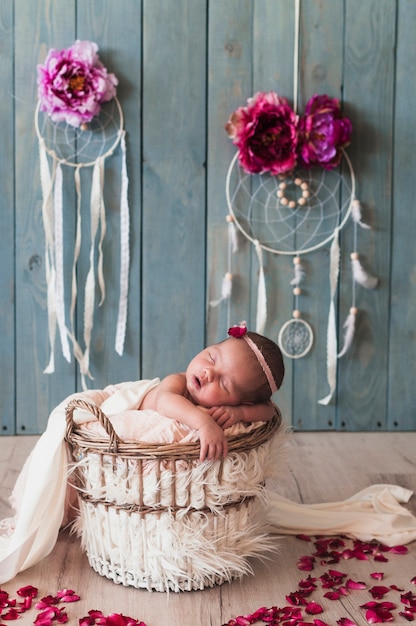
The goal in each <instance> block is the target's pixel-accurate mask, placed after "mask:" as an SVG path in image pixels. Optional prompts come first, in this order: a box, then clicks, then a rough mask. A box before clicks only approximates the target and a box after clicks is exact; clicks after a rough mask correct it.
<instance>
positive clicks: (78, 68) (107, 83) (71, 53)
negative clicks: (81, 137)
mask: <svg viewBox="0 0 416 626" xmlns="http://www.w3.org/2000/svg"><path fill="white" fill-rule="evenodd" d="M97 50H98V46H97V44H96V43H93V42H91V41H79V40H77V41H76V42H75V43H74V44H73V45H72V46H71V47H70V48H66V49H64V50H60V51H59V50H55V49H51V50H49V52H48V55H47V57H46V60H45V63H44V64H43V65H38V96H39V101H40V110H41V111H44V112H45V113H47V114H48V115H49V116H50V117H51V119H52V120H53V121H54V122H66V123H67V124H70V125H71V126H81V124H86V123H88V122H90V121H91V120H92V119H93V117H95V116H96V115H98V113H99V112H100V108H101V103H103V102H107V101H109V100H111V99H112V98H114V97H115V95H116V85H117V84H118V80H117V78H116V76H115V75H114V74H109V73H108V72H107V70H106V68H105V67H104V65H103V64H102V63H101V61H100V60H99V58H98V54H97Z"/></svg>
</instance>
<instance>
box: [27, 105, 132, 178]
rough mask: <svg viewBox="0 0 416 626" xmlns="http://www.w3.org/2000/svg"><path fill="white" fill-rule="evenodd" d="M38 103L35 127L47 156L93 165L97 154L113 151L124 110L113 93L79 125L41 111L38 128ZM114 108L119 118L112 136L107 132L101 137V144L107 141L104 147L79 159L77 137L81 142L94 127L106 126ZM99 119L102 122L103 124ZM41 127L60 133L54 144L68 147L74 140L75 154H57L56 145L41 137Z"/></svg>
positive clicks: (70, 164)
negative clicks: (96, 114) (107, 100)
mask: <svg viewBox="0 0 416 626" xmlns="http://www.w3.org/2000/svg"><path fill="white" fill-rule="evenodd" d="M40 105H41V103H40V100H38V102H37V105H36V110H35V130H36V135H37V137H38V140H39V141H43V142H44V144H45V150H46V152H47V154H48V155H49V156H50V157H52V158H53V159H57V160H58V161H60V162H61V163H64V164H65V165H67V166H68V167H73V168H77V167H80V166H82V167H93V166H94V164H95V163H96V160H97V158H102V159H106V158H107V157H109V156H111V155H112V154H113V153H114V151H115V149H116V148H117V146H118V145H119V143H120V141H121V139H122V136H123V134H124V114H123V109H122V107H121V104H120V101H119V99H118V98H117V96H114V98H112V100H110V102H106V103H104V104H103V105H102V106H101V110H100V114H99V115H98V116H96V117H95V118H93V119H92V120H91V121H90V122H89V123H88V124H86V125H82V126H80V127H75V126H70V125H69V124H67V123H66V122H53V121H52V120H51V119H50V117H49V116H48V115H47V114H46V113H44V114H43V115H42V121H43V126H42V130H41V126H40V116H41V111H40ZM114 108H115V110H116V112H117V115H118V118H119V121H118V123H117V124H114V131H113V133H112V134H114V140H112V138H111V137H112V135H111V137H110V139H109V140H105V143H103V144H102V145H104V146H105V145H106V144H107V143H108V147H107V148H104V149H101V150H100V152H99V153H97V154H96V155H95V157H94V158H87V160H86V161H85V162H84V161H82V159H80V156H81V155H82V153H80V150H79V145H78V144H79V143H80V141H81V142H85V137H87V138H88V140H89V141H90V142H92V141H94V139H93V137H94V135H95V136H96V135H97V131H98V130H99V129H101V128H105V127H106V126H108V122H109V121H111V120H113V119H114V116H113V115H111V109H114ZM103 120H104V121H105V122H106V123H105V124H104V125H103ZM45 128H48V129H49V131H48V133H52V134H54V133H56V134H61V135H63V136H64V140H61V141H60V142H59V141H56V140H55V141H54V142H53V143H54V144H55V146H56V145H60V146H62V147H66V148H68V146H71V145H72V144H74V146H76V154H73V155H72V154H71V155H70V156H69V158H68V156H65V155H63V154H59V153H58V152H57V150H56V149H54V148H52V147H49V146H48V143H47V140H46V137H45V135H46V133H45ZM49 141H51V139H49ZM94 145H98V143H97V142H96V141H95V142H94Z"/></svg>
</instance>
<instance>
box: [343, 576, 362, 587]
mask: <svg viewBox="0 0 416 626" xmlns="http://www.w3.org/2000/svg"><path fill="white" fill-rule="evenodd" d="M345 584H346V587H347V589H367V585H366V584H365V583H362V582H357V581H355V580H352V579H351V578H349V579H348V580H347V582H346V583H345Z"/></svg>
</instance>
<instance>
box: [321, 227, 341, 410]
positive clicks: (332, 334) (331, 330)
mask: <svg viewBox="0 0 416 626" xmlns="http://www.w3.org/2000/svg"><path fill="white" fill-rule="evenodd" d="M339 259H340V251H339V228H336V229H335V232H334V238H333V241H332V245H331V253H330V267H329V284H330V291H331V294H330V297H331V301H330V304H329V316H328V331H327V348H326V350H327V360H326V367H327V380H328V385H329V394H328V395H327V396H325V398H322V399H321V400H318V402H319V404H324V405H327V404H329V403H330V401H331V399H332V396H333V395H334V392H335V388H336V384H337V352H338V346H337V327H336V319H335V294H336V291H337V285H338V276H339Z"/></svg>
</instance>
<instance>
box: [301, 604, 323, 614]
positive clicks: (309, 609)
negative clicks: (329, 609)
mask: <svg viewBox="0 0 416 626" xmlns="http://www.w3.org/2000/svg"><path fill="white" fill-rule="evenodd" d="M323 612H324V610H323V608H322V607H321V605H320V604H318V603H317V602H309V603H308V604H307V605H306V608H305V613H307V614H308V615H318V613H323Z"/></svg>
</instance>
